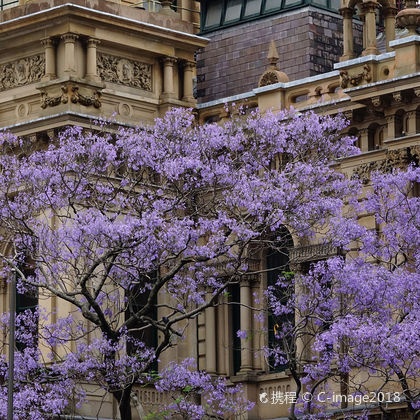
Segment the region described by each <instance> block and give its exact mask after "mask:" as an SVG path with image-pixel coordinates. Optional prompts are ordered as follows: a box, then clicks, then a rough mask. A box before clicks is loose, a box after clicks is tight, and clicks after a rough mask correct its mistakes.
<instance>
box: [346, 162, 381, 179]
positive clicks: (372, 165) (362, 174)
mask: <svg viewBox="0 0 420 420" xmlns="http://www.w3.org/2000/svg"><path fill="white" fill-rule="evenodd" d="M385 164H386V161H385V160H377V161H375V162H369V163H364V164H362V165H360V166H358V167H357V168H355V169H354V170H353V175H352V178H358V179H360V181H362V183H363V184H368V183H369V180H370V173H371V172H374V171H380V170H383V169H384V168H385Z"/></svg>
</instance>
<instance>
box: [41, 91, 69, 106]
mask: <svg viewBox="0 0 420 420" xmlns="http://www.w3.org/2000/svg"><path fill="white" fill-rule="evenodd" d="M68 101H69V97H68V94H67V87H66V86H61V95H58V96H49V95H48V93H47V92H45V91H41V108H42V109H45V108H47V107H49V106H57V105H59V104H66V103H67V102H68Z"/></svg>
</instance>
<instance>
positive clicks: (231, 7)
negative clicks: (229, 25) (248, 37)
mask: <svg viewBox="0 0 420 420" xmlns="http://www.w3.org/2000/svg"><path fill="white" fill-rule="evenodd" d="M241 9H242V0H228V2H227V6H226V15H225V22H231V21H232V20H239V18H240V17H241Z"/></svg>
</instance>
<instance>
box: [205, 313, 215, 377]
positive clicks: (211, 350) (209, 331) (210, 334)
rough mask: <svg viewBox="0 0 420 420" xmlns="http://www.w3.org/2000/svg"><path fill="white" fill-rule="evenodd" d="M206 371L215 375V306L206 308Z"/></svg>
mask: <svg viewBox="0 0 420 420" xmlns="http://www.w3.org/2000/svg"><path fill="white" fill-rule="evenodd" d="M205 326H206V332H205V333H206V371H207V372H208V373H210V374H213V375H215V374H216V373H217V372H216V370H217V366H216V308H215V307H214V306H211V307H210V308H207V309H206V324H205Z"/></svg>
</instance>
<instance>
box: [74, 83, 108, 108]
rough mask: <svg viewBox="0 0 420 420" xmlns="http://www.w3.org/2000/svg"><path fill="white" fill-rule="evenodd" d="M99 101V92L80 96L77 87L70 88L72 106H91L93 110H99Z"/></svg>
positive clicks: (100, 104)
mask: <svg viewBox="0 0 420 420" xmlns="http://www.w3.org/2000/svg"><path fill="white" fill-rule="evenodd" d="M100 99H101V92H99V90H97V91H95V92H94V93H93V95H90V96H86V95H82V94H81V93H80V92H79V87H78V86H72V88H71V101H72V103H74V104H77V103H79V104H81V105H84V106H92V105H93V106H94V107H95V108H100V107H101V106H102V103H101V101H100Z"/></svg>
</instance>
